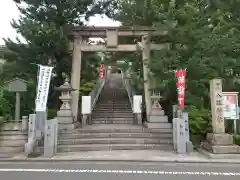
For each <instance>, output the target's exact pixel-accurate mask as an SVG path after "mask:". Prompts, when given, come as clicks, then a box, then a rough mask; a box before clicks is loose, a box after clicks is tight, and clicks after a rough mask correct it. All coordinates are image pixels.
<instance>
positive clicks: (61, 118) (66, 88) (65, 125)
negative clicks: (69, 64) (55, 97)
mask: <svg viewBox="0 0 240 180" xmlns="http://www.w3.org/2000/svg"><path fill="white" fill-rule="evenodd" d="M56 90H57V91H61V96H60V97H59V99H60V100H61V101H62V105H61V107H60V109H59V111H58V112H57V120H58V124H59V128H60V129H74V128H76V127H77V126H78V125H79V124H80V123H79V122H77V121H76V120H75V118H74V117H73V113H72V107H71V100H72V96H71V92H72V91H74V90H75V89H73V88H72V86H71V84H70V83H69V80H68V78H66V79H65V82H64V84H63V85H61V86H60V87H57V88H56Z"/></svg>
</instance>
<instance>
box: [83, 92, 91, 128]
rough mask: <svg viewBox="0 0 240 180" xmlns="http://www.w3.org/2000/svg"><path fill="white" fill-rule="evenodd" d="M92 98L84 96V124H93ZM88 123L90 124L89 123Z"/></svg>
mask: <svg viewBox="0 0 240 180" xmlns="http://www.w3.org/2000/svg"><path fill="white" fill-rule="evenodd" d="M91 102H92V97H91V96H82V124H83V125H85V124H91V123H92V121H91V114H92V103H91ZM87 121H88V122H87Z"/></svg>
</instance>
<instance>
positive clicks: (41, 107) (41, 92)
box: [35, 65, 53, 111]
mask: <svg viewBox="0 0 240 180" xmlns="http://www.w3.org/2000/svg"><path fill="white" fill-rule="evenodd" d="M52 69H53V67H50V66H42V65H39V73H38V86H37V96H36V100H35V107H36V111H46V107H47V100H48V91H49V86H50V81H51V75H52Z"/></svg>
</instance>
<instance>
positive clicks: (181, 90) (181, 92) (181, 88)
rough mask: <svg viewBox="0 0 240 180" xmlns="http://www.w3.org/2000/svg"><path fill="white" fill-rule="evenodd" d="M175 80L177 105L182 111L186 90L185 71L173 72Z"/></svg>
mask: <svg viewBox="0 0 240 180" xmlns="http://www.w3.org/2000/svg"><path fill="white" fill-rule="evenodd" d="M175 75H176V78H177V90H178V105H179V108H180V109H184V97H185V88H186V71H185V70H183V69H180V70H177V71H176V72H175Z"/></svg>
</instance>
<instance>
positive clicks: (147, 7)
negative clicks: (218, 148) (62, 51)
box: [111, 0, 240, 135]
mask: <svg viewBox="0 0 240 180" xmlns="http://www.w3.org/2000/svg"><path fill="white" fill-rule="evenodd" d="M239 3H240V2H239V1H218V0H216V1H205V0H181V1H176V0H161V1H159V0H138V1H136V0H130V1H121V0H115V1H113V2H112V7H114V6H115V8H116V7H117V8H118V11H115V13H114V14H111V15H112V17H114V18H115V19H116V20H120V21H121V22H122V24H123V25H134V26H137V25H148V26H153V27H157V28H159V29H164V30H167V31H168V35H167V36H164V37H158V38H155V39H154V41H155V43H164V42H167V43H170V49H163V50H161V51H155V52H153V54H152V58H151V63H150V66H149V67H150V70H151V75H152V76H153V78H154V79H155V83H156V84H155V86H156V88H157V89H159V90H160V91H161V92H162V95H163V96H164V99H165V100H166V102H167V104H168V105H171V104H175V103H177V98H176V97H177V95H176V94H177V93H176V81H175V78H174V70H176V69H179V68H186V69H187V89H186V108H187V109H188V110H189V112H190V120H191V121H190V127H191V133H192V134H196V133H199V134H201V135H204V134H205V133H206V132H207V131H208V130H209V128H210V124H211V123H210V114H209V110H210V100H209V80H210V79H212V78H216V77H220V78H223V79H224V87H223V88H224V90H225V91H238V89H239V84H238V82H239V80H238V79H239V78H238V77H239V73H238V72H239V70H240V69H239V62H240V61H239V46H240V36H239V30H240V28H239V15H240V11H239V9H238V8H236V7H238V6H239ZM135 57H136V58H137V56H135ZM136 58H135V61H136ZM127 59H128V60H129V61H131V58H130V57H127ZM141 66H142V65H141V63H135V64H134V63H133V66H131V67H130V70H131V71H133V74H134V72H136V70H141ZM165 110H166V109H165Z"/></svg>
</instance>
